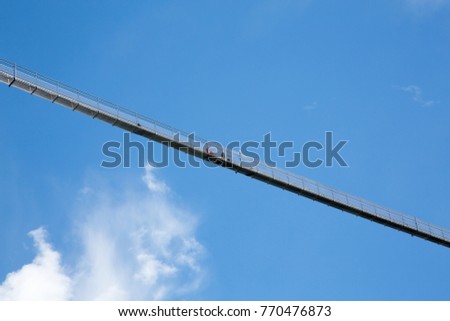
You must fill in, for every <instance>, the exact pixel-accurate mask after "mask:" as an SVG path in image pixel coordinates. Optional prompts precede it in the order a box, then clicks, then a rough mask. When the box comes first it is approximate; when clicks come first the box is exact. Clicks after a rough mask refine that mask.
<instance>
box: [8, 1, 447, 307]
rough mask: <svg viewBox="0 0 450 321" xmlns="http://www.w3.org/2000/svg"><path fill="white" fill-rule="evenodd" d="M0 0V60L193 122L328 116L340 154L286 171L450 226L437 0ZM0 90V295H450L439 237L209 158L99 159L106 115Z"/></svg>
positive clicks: (299, 126) (211, 124) (308, 126)
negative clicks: (183, 161) (192, 163)
mask: <svg viewBox="0 0 450 321" xmlns="http://www.w3.org/2000/svg"><path fill="white" fill-rule="evenodd" d="M0 3H1V7H2V9H3V10H2V12H3V15H2V27H1V28H0V48H1V50H0V51H1V57H2V58H5V59H8V60H10V61H13V62H16V63H18V64H20V65H24V66H26V67H28V68H30V69H33V70H36V71H39V72H41V73H43V74H45V75H48V76H51V77H53V78H55V79H58V80H60V81H62V82H65V83H68V84H70V85H72V86H74V87H77V88H80V89H82V90H85V91H88V92H90V93H93V94H95V95H98V96H100V97H102V98H105V99H107V100H110V101H113V102H115V103H117V104H120V105H123V106H126V107H128V108H131V109H133V110H136V111H138V112H140V113H142V114H145V115H148V116H150V117H152V118H154V119H157V120H160V121H162V122H165V123H168V124H171V125H173V126H175V127H177V128H180V129H184V130H186V131H195V132H196V134H198V135H199V136H202V137H206V138H208V139H215V140H219V141H222V142H228V141H231V140H241V141H243V140H257V141H261V140H262V138H263V135H264V134H265V133H267V132H271V133H272V136H273V138H274V139H276V140H278V141H282V140H292V141H294V143H295V145H296V146H301V145H302V144H303V143H304V142H306V141H308V140H318V141H322V142H323V140H324V135H325V132H326V131H333V132H334V136H335V138H336V139H344V140H349V143H348V145H347V146H346V147H345V149H344V150H343V151H342V155H343V157H344V158H345V159H346V161H347V162H348V164H349V165H350V166H349V167H348V168H342V167H338V166H334V167H330V168H327V167H319V168H317V169H309V168H305V167H301V166H300V167H299V168H295V169H292V171H294V172H296V173H298V174H301V175H304V176H306V177H308V178H311V179H314V180H317V181H319V182H321V183H323V184H326V185H330V186H333V187H336V188H338V189H341V190H344V191H346V192H349V193H352V194H355V195H357V196H360V197H363V198H366V199H369V200H371V201H374V202H376V203H379V204H381V205H384V206H387V207H390V208H393V209H396V210H399V211H401V212H404V213H406V214H408V215H412V216H417V217H420V218H422V219H423V220H426V221H429V222H433V223H435V224H437V225H441V226H444V227H447V228H449V227H450V214H449V206H448V191H449V190H450V171H449V170H448V163H449V160H450V152H449V148H448V146H449V143H450V130H449V125H448V124H449V119H450V109H449V104H450V94H449V93H450V90H449V89H450V88H449V86H450V85H449V84H450V81H449V80H450V79H449V78H450V76H449V75H450V60H449V53H450V41H449V40H450V1H447V0H434V1H425V0H390V1H387V0H386V1H384V0H380V1H376V2H375V1H356V0H355V1H353V0H351V1H345V2H342V1H312V0H311V1H307V0H305V1H300V0H299V1H289V0H280V1H267V0H265V1H264V0H263V1H245V2H244V1H195V2H186V1H151V2H146V1H133V2H123V1H89V2H82V3H80V2H78V3H76V2H69V1H46V2H45V5H43V4H42V3H39V2H37V1H33V2H31V1H14V2H12V1H1V2H0ZM0 106H1V110H2V115H3V116H2V117H1V118H0V144H1V146H2V157H1V158H0V171H1V174H0V175H1V177H2V180H1V184H0V222H1V224H0V235H1V236H0V237H1V242H0V253H1V260H0V282H1V284H2V285H1V286H0V297H2V298H6V299H8V298H10V299H11V298H12V299H17V298H19V299H20V298H38V299H40V298H43V299H45V298H57V299H188V300H189V299H200V300H449V299H450V290H449V285H450V275H449V273H448V270H449V267H450V258H449V253H448V249H447V248H444V247H441V246H438V245H435V244H433V243H429V242H426V241H424V240H421V239H418V238H412V237H410V236H408V235H406V234H404V233H400V232H397V231H395V230H391V229H389V228H386V227H383V226H380V225H377V224H374V223H371V222H369V221H366V220H363V219H360V218H357V217H355V216H352V215H349V214H346V213H342V212H340V211H338V210H335V209H333V208H330V207H327V206H324V205H322V204H318V203H315V202H312V201H310V200H308V199H304V198H301V197H298V196H296V195H293V194H289V193H287V192H285V191H282V190H278V189H276V188H274V187H272V186H269V185H265V184H262V183H260V182H257V181H253V180H250V179H248V178H247V177H244V176H240V175H236V174H234V173H233V172H231V171H226V170H223V169H208V168H204V167H203V168H200V169H199V168H185V169H181V168H176V167H175V166H169V167H167V168H164V169H158V170H145V169H141V168H137V165H136V164H134V166H133V167H132V168H129V169H124V168H118V169H103V168H101V167H100V163H101V161H102V160H103V159H104V158H103V156H102V153H101V147H102V145H103V144H104V143H105V142H107V141H109V140H119V141H120V140H121V139H122V131H121V130H120V129H118V128H114V127H111V126H109V125H106V124H104V123H102V122H99V121H97V120H92V119H89V118H88V117H86V116H83V115H80V114H78V113H72V112H70V111H68V110H65V109H64V108H62V107H59V106H57V105H52V104H50V103H49V102H47V101H44V100H41V99H39V98H36V97H33V96H30V95H27V94H25V93H23V92H20V91H18V90H15V89H10V88H8V87H7V86H1V87H0ZM134 138H135V139H136V140H140V141H144V140H143V139H140V138H139V137H134ZM30 231H33V232H32V233H31V235H28V233H29V232H30ZM36 276H39V278H37V277H36ZM37 279H39V280H40V281H39V282H38V281H36V280H37ZM30 280H33V281H30Z"/></svg>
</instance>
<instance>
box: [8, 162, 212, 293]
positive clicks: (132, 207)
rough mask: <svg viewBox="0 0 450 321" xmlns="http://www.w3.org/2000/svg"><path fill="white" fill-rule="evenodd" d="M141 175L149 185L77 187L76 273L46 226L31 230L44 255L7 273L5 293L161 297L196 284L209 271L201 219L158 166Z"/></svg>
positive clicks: (191, 288)
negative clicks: (175, 195) (66, 266)
mask: <svg viewBox="0 0 450 321" xmlns="http://www.w3.org/2000/svg"><path fill="white" fill-rule="evenodd" d="M143 182H144V183H145V185H146V186H147V190H145V189H144V190H143V189H142V188H141V186H142V183H141V185H139V184H134V182H133V184H126V183H123V182H122V185H121V186H119V187H115V188H114V189H111V188H108V187H105V184H102V186H103V187H100V188H95V187H90V188H89V191H90V192H89V193H79V195H78V200H79V202H80V205H79V208H77V209H76V210H75V212H76V214H75V216H76V217H77V219H76V221H77V223H76V228H75V230H76V232H75V235H76V236H77V237H76V240H77V241H78V242H79V248H80V250H79V253H78V254H77V255H75V256H73V257H65V259H66V260H68V261H74V262H76V263H75V264H73V266H72V267H71V273H70V275H69V276H68V275H67V274H65V273H64V271H63V269H62V267H61V266H60V254H59V253H58V252H56V251H55V250H53V249H52V247H51V245H50V244H48V243H47V242H46V241H45V237H44V236H45V231H44V230H43V229H42V228H41V229H38V230H36V231H34V232H32V236H33V238H34V239H35V243H36V246H37V248H38V255H37V256H36V258H35V259H34V261H33V263H32V264H28V265H25V266H23V267H22V268H21V269H20V270H18V271H16V272H13V273H10V274H9V275H8V276H7V278H6V280H5V282H4V283H3V285H2V286H1V288H0V298H3V299H12V300H15V299H23V298H30V299H36V300H40V299H60V300H66V299H76V300H154V299H159V300H161V299H177V298H183V297H184V296H186V295H188V294H189V293H192V292H193V291H195V290H197V289H198V287H199V285H200V284H201V280H202V276H203V272H204V271H203V269H202V267H201V265H200V262H199V260H200V258H201V256H202V253H203V247H202V246H201V244H200V243H199V242H198V241H197V240H196V238H195V229H196V219H195V217H194V215H192V214H191V213H189V212H188V211H186V210H185V209H183V208H181V207H179V206H177V205H176V204H174V203H173V202H172V201H171V199H170V193H169V188H168V186H167V185H166V184H165V183H164V182H162V181H160V180H158V179H157V177H156V175H155V172H154V170H153V169H151V168H147V169H146V172H145V175H144V177H143ZM134 185H137V186H134ZM80 195H81V196H80ZM30 271H31V272H30ZM37 275H41V276H40V277H39V278H37ZM42 275H43V276H44V277H42ZM35 278H37V279H39V281H38V282H35V281H34V279H35ZM44 285H45V286H44ZM41 288H45V289H44V290H41ZM41 291H42V292H41Z"/></svg>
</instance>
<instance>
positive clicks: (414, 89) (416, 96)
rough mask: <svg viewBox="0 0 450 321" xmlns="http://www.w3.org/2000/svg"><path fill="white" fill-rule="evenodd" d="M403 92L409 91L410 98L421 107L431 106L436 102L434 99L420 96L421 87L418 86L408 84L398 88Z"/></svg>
mask: <svg viewBox="0 0 450 321" xmlns="http://www.w3.org/2000/svg"><path fill="white" fill-rule="evenodd" d="M400 89H401V90H403V91H404V92H407V93H410V94H411V96H412V99H413V100H414V101H415V102H416V103H417V104H419V105H421V106H422V107H433V106H434V105H435V104H436V101H434V100H427V99H424V98H423V96H422V89H421V88H420V87H419V86H415V85H409V86H404V87H401V88H400Z"/></svg>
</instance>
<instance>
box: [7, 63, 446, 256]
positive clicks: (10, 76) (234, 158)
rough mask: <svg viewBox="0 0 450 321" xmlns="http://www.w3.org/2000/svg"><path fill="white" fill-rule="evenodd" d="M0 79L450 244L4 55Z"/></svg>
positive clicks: (408, 220)
mask: <svg viewBox="0 0 450 321" xmlns="http://www.w3.org/2000/svg"><path fill="white" fill-rule="evenodd" d="M0 81H1V82H3V83H5V84H7V85H8V86H10V87H16V88H19V89H21V90H24V91H26V92H28V93H30V94H33V95H36V96H39V97H41V98H44V99H47V100H49V101H51V102H53V103H57V104H59V105H62V106H64V107H67V108H70V109H72V110H74V111H78V112H80V113H83V114H86V115H88V116H90V117H92V118H97V119H100V120H102V121H104V122H107V123H109V124H111V125H114V126H117V127H120V128H122V129H124V130H126V131H130V132H133V133H135V134H137V135H140V136H143V137H146V138H148V139H151V140H154V141H157V142H160V143H162V144H166V145H168V146H170V147H173V148H176V149H178V150H181V151H183V152H186V153H188V154H191V155H194V156H196V157H199V158H201V159H204V160H208V161H210V162H214V163H217V164H219V165H220V166H223V167H225V168H228V169H231V170H233V171H235V172H238V173H241V174H244V175H247V176H249V177H251V178H254V179H257V180H260V181H262V182H265V183H267V184H270V185H273V186H276V187H279V188H282V189H285V190H287V191H290V192H292V193H295V194H298V195H301V196H304V197H307V198H310V199H313V200H315V201H318V202H321V203H324V204H326V205H329V206H332V207H335V208H337V209H340V210H342V211H345V212H348V213H351V214H354V215H357V216H360V217H363V218H366V219H368V220H371V221H374V222H377V223H380V224H383V225H386V226H389V227H391V228H394V229H397V230H399V231H402V232H406V233H408V234H411V235H414V236H417V237H421V238H423V239H426V240H428V241H431V242H434V243H437V244H440V245H443V246H446V247H450V231H449V230H447V229H444V228H441V227H438V226H436V225H433V224H431V223H427V222H424V221H422V220H419V219H417V218H415V217H411V216H407V215H405V214H402V213H399V212H396V211H393V210H390V209H388V208H385V207H382V206H379V205H377V204H374V203H372V202H369V201H367V200H364V199H361V198H358V197H355V196H353V195H350V194H347V193H344V192H342V191H339V190H336V189H333V188H331V187H328V186H325V185H322V184H320V183H318V182H315V181H312V180H309V179H307V178H305V177H302V176H299V175H295V174H293V173H289V172H287V171H285V170H282V169H279V168H276V167H269V166H267V165H266V164H264V163H259V164H257V165H255V166H248V163H247V160H248V158H245V157H244V156H243V155H242V154H241V153H240V152H239V151H237V150H224V155H223V156H221V155H211V154H210V153H209V152H207V150H206V149H205V145H206V144H207V141H206V140H205V139H201V138H199V137H195V139H196V141H200V145H199V146H194V145H193V144H191V143H190V141H189V134H188V133H186V132H184V131H180V130H178V129H176V128H173V127H171V126H169V125H166V124H163V123H160V122H158V121H156V120H153V119H150V118H148V117H145V116H143V115H140V114H138V113H135V112H133V111H130V110H127V109H125V108H122V107H120V106H117V105H115V104H113V103H110V102H108V101H105V100H103V99H101V98H99V97H96V96H93V95H90V94H87V93H84V92H82V91H79V90H78V89H75V88H72V87H70V86H67V85H65V84H63V83H60V82H59V81H55V80H53V79H50V78H48V77H45V76H42V75H40V74H38V73H36V72H33V71H31V70H28V69H26V68H24V67H20V66H17V65H16V64H13V63H11V62H8V61H6V60H2V59H0Z"/></svg>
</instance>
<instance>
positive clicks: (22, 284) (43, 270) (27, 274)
mask: <svg viewBox="0 0 450 321" xmlns="http://www.w3.org/2000/svg"><path fill="white" fill-rule="evenodd" d="M29 235H30V236H31V237H32V238H33V240H34V245H35V247H36V249H37V255H36V257H35V259H34V260H33V262H32V263H30V264H27V265H24V266H23V267H22V268H21V269H19V270H18V271H15V272H12V273H9V274H8V275H7V276H6V279H5V281H4V282H3V284H2V285H1V286H0V300H68V299H70V298H71V285H72V282H71V279H70V278H69V277H68V276H67V275H66V273H65V272H64V269H63V268H62V266H61V263H60V254H59V253H58V252H56V251H55V250H54V249H53V248H52V246H51V245H50V244H49V243H48V242H47V241H46V231H45V230H44V229H43V228H38V229H37V230H34V231H31V232H30V233H29Z"/></svg>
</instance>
